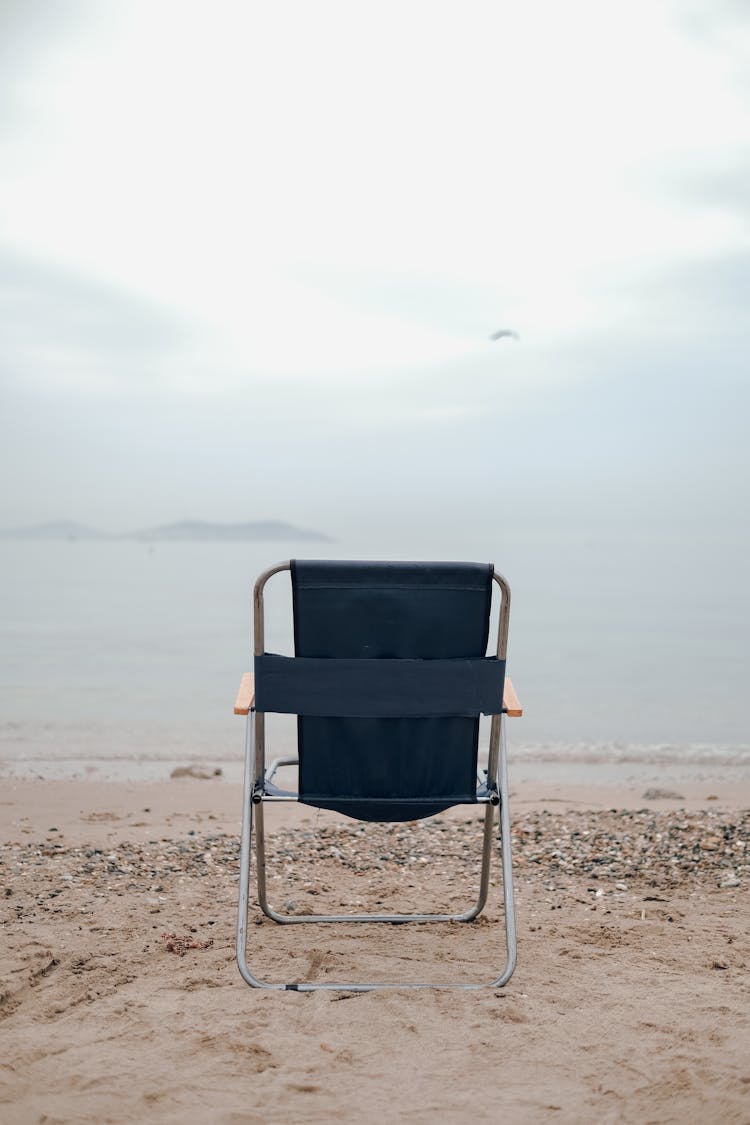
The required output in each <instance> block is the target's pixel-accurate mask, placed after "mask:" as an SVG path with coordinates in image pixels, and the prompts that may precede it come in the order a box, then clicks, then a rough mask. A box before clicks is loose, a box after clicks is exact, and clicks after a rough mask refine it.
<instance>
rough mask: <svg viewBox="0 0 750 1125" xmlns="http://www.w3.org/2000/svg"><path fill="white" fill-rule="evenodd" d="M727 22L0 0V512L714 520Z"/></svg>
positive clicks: (735, 491)
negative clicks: (496, 335) (510, 332)
mask: <svg viewBox="0 0 750 1125" xmlns="http://www.w3.org/2000/svg"><path fill="white" fill-rule="evenodd" d="M747 12H748V9H747V6H746V4H745V3H743V2H742V0H738V2H736V3H733V2H729V0H705V2H700V3H699V2H696V3H692V2H690V0H682V2H679V3H674V4H669V3H661V2H659V0H645V2H640V0H635V2H631V3H628V4H606V3H601V0H591V2H586V0H570V2H568V3H565V4H561V3H558V2H556V0H547V2H542V0H536V2H535V0H529V2H526V3H522V4H519V3H509V2H508V3H506V2H504V0H491V2H488V3H481V2H479V3H477V2H471V0H462V2H461V3H458V2H454V3H441V2H437V0H429V2H424V3H422V2H413V0H398V2H389V0H378V2H377V3H374V2H372V3H370V2H365V0H363V2H361V3H352V2H351V0H343V2H340V3H335V2H327V0H317V2H316V3H314V4H313V3H285V2H283V0H280V2H276V3H252V2H237V3H229V2H215V0H214V2H212V3H210V4H209V3H206V2H203V3H193V2H189V0H174V2H167V0H146V2H138V0H129V2H128V3H127V4H121V3H116V2H115V0H95V2H90V3H86V2H79V0H1V2H0V378H1V380H2V383H1V388H2V389H1V394H2V403H1V406H2V420H1V421H0V438H1V441H0V469H1V470H2V475H3V480H4V483H5V486H6V487H5V488H4V489H3V498H2V506H1V507H0V524H3V525H9V524H22V523H32V522H37V521H41V520H47V519H55V518H63V517H66V518H72V519H79V520H82V521H84V522H90V523H94V524H98V525H100V526H103V527H105V528H108V529H110V530H114V531H117V530H126V529H129V528H131V527H135V526H139V525H145V524H154V523H160V522H166V521H169V520H172V519H177V518H186V517H193V518H206V519H217V520H245V519H254V518H258V519H261V518H269V517H272V518H280V519H288V520H290V521H293V522H298V523H305V524H308V525H317V526H319V527H321V528H322V529H323V530H328V531H331V532H332V533H334V534H336V533H338V532H339V531H340V530H341V529H342V528H348V527H353V526H357V524H358V522H360V523H361V522H362V521H363V519H364V518H365V517H364V515H363V508H364V507H367V508H368V510H369V511H371V512H372V514H373V515H374V517H375V518H376V520H379V521H380V524H381V526H385V524H383V521H384V520H388V519H390V520H392V521H393V526H394V527H398V526H399V524H403V523H405V522H408V521H412V520H414V518H415V513H422V512H423V513H425V514H424V518H425V519H426V520H428V521H429V520H433V521H434V520H439V519H441V518H445V516H446V514H448V515H450V514H454V515H458V516H460V518H462V519H466V520H473V519H478V518H492V519H495V520H496V519H497V518H498V514H499V513H505V515H506V516H507V517H508V518H509V519H512V520H515V521H516V523H517V525H518V526H519V527H521V526H523V527H526V528H531V529H533V528H534V527H535V526H536V525H537V524H538V523H543V522H546V523H548V522H549V521H550V520H558V521H560V522H561V523H564V522H565V521H567V520H571V521H573V522H576V521H579V522H582V523H584V524H585V523H586V522H588V523H590V524H596V523H597V521H602V522H607V521H610V522H613V521H614V522H615V523H616V522H618V521H620V520H624V521H626V522H627V523H629V525H632V526H634V527H635V526H636V525H638V524H639V523H641V524H642V526H643V527H644V528H646V529H647V530H648V529H653V528H655V527H661V528H667V529H670V528H671V529H673V530H675V529H683V530H684V529H685V528H687V527H690V526H694V524H695V521H696V517H697V514H698V513H700V522H701V526H709V525H710V526H711V527H713V528H715V529H716V530H717V533H718V531H721V532H722V534H723V533H725V532H726V531H727V529H728V528H731V527H732V526H733V525H734V524H736V523H737V522H738V521H745V520H746V503H747V490H746V483H747V479H748V475H749V473H748V470H749V469H750V456H749V455H748V445H749V444H750V443H748V437H747V431H748V410H747V406H748V400H749V399H750V392H749V390H748V354H749V347H748V346H749V345H750V322H749V318H748V309H750V238H749V235H750V16H748V15H747ZM499 328H512V329H514V330H515V331H517V332H518V333H519V335H520V340H518V341H516V340H514V339H504V340H500V341H498V342H495V343H492V342H490V341H489V336H490V334H491V333H492V332H493V331H495V330H497V329H499Z"/></svg>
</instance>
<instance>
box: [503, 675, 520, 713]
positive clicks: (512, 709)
mask: <svg viewBox="0 0 750 1125" xmlns="http://www.w3.org/2000/svg"><path fill="white" fill-rule="evenodd" d="M503 707H505V709H506V711H507V713H508V715H509V716H511V717H512V718H520V717H521V715H523V707H522V706H521V700H520V699H519V698H518V696H517V695H516V689H515V688H514V687H513V681H512V680H511V678H510V676H506V677H505V687H504V688H503Z"/></svg>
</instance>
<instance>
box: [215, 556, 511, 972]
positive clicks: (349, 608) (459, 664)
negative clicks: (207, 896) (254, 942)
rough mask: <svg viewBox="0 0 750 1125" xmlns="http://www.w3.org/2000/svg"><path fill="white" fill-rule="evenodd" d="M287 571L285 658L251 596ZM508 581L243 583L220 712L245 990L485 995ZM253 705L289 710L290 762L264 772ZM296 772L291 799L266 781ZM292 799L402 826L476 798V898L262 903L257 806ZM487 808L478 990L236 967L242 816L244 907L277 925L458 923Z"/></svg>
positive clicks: (452, 570) (503, 798)
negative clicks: (494, 627)
mask: <svg viewBox="0 0 750 1125" xmlns="http://www.w3.org/2000/svg"><path fill="white" fill-rule="evenodd" d="M287 570H288V571H290V572H291V582H292V595H293V612H294V649H295V656H294V657H285V656H276V655H274V654H272V653H267V652H266V651H265V644H264V606H263V591H264V588H265V585H266V583H267V581H268V580H269V578H271V576H272V575H274V574H278V573H279V572H281V571H287ZM493 580H494V582H495V583H496V584H497V587H498V588H499V590H500V592H501V604H500V611H499V620H498V636H497V646H496V655H495V656H492V657H487V656H486V655H485V654H486V651H487V642H488V636H489V626H490V607H491V600H492V589H493ZM509 613H510V590H509V587H508V584H507V582H506V581H505V579H504V578H503V577H502V576H501V575H499V574H497V573H496V572H495V571H494V569H493V567H492V565H480V564H475V563H433V562H425V563H390V562H303V561H299V560H293V561H292V562H284V563H280V564H279V565H277V566H274V567H271V568H270V569H269V570H266V571H265V572H264V573H263V574H261V576H260V578H259V579H258V581H257V582H256V584H255V591H254V625H255V629H254V632H255V645H254V648H255V670H254V674H253V673H249V672H248V673H246V674H245V675H244V676H243V677H242V682H241V685H240V690H239V694H238V696H237V702H236V704H235V708H234V710H235V714H239V715H247V738H246V754H245V786H244V799H243V822H242V846H241V858H240V894H239V915H238V921H237V964H238V966H239V970H240V973H241V974H242V977H243V978H244V980H245V981H246V982H247V983H248V984H249V985H251V986H253V987H254V988H271V989H291V990H295V991H298V992H310V991H313V990H315V989H319V988H324V989H344V990H347V991H354V992H365V991H369V990H370V989H373V988H401V987H406V988H429V987H456V988H466V989H478V988H483V987H491V988H497V987H499V986H501V985H504V984H506V983H507V981H508V980H509V979H510V977H511V974H512V972H513V969H514V967H515V959H516V937H515V919H514V902H513V882H512V872H511V854H510V819H509V810H508V776H507V758H506V740H505V716H506V715H520V714H521V713H522V712H521V708H520V705H519V703H518V699H517V697H516V696H515V693H514V691H513V687H512V685H511V683H510V680H509V679H507V678H506V677H505V657H506V649H507V639H508V619H509ZM266 712H283V713H288V714H293V715H297V716H298V719H297V748H298V756H296V757H281V758H276V759H274V760H272V761H271V763H270V765H269V766H268V767H266V746H265V723H264V716H265V713H266ZM480 714H489V715H491V716H492V723H491V728H490V742H489V758H488V764H487V769H486V771H484V770H483V771H481V772H478V770H477V750H478V741H479V716H480ZM294 764H296V765H298V778H299V784H298V792H288V791H285V790H283V789H281V788H279V786H278V785H276V784H275V782H274V777H275V776H276V773H277V771H278V770H279V768H280V767H281V766H287V765H294ZM280 801H300V802H302V803H303V804H306V805H311V806H314V807H316V808H322V809H333V810H336V811H337V812H340V813H345V814H346V815H347V816H350V817H353V818H355V819H357V820H360V821H391V822H393V821H406V820H415V819H417V818H420V817H427V816H432V815H434V814H436V813H439V812H442V811H444V810H445V809H448V808H451V807H452V806H454V805H464V804H466V805H477V804H479V805H484V806H485V812H484V833H483V846H482V860H481V872H480V879H479V890H478V896H477V901H476V903H475V904H474V905H473V906H472V907H471V908H470V909H468V910H466V911H465V912H464V913H462V914H425V913H414V914H377V913H375V914H343V915H342V914H283V913H279V912H278V911H277V910H275V909H274V908H273V907H272V906H271V905H270V904H269V902H268V896H267V889H266V859H265V848H264V824H263V807H264V805H265V804H267V803H274V802H280ZM498 807H499V812H500V839H501V842H502V869H503V897H504V906H505V937H506V951H507V956H506V963H505V967H504V968H503V970H502V972H501V973H500V975H499V976H497V977H493V978H492V979H490V980H488V981H486V982H483V983H477V984H463V985H460V984H455V985H450V984H448V985H446V984H442V983H439V982H425V983H421V984H390V983H389V984H368V983H340V982H333V981H324V982H317V983H316V982H312V981H303V982H298V983H289V984H271V983H268V982H266V981H262V980H259V979H258V978H257V977H255V976H254V975H253V973H252V972H251V971H250V969H249V968H248V964H247V932H248V930H247V918H248V894H249V885H250V853H251V835H252V830H253V820H254V821H255V841H256V866H257V877H258V902H259V904H260V907H261V909H262V910H263V912H264V913H265V914H266V915H267V916H268V917H269V918H271V919H273V921H275V922H279V923H282V924H298V925H299V924H303V923H305V924H310V923H316V922H319V923H325V922H390V923H401V922H448V921H458V922H470V921H472V920H473V919H474V918H476V917H477V916H478V915H479V913H480V912H481V911H482V909H483V908H484V905H485V903H486V901H487V892H488V888H489V872H490V857H491V852H492V842H493V826H494V814H495V809H496V808H498Z"/></svg>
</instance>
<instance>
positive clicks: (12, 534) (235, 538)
mask: <svg viewBox="0 0 750 1125" xmlns="http://www.w3.org/2000/svg"><path fill="white" fill-rule="evenodd" d="M0 538H3V539H47V540H50V539H56V540H61V539H63V540H65V539H67V540H78V539H139V540H142V541H145V542H148V543H176V542H207V541H215V542H225V543H226V542H239V541H255V542H259V543H260V542H267V541H270V540H284V541H290V540H297V541H301V540H303V541H305V542H311V541H315V542H319V543H326V542H331V537H330V536H329V535H324V534H323V533H322V532H320V531H310V530H309V529H308V528H304V527H295V526H294V524H291V523H284V522H283V521H281V520H255V521H253V522H249V523H210V522H208V521H205V520H180V521H179V522H178V523H169V524H164V525H162V526H161V527H150V528H146V529H145V530H143V531H133V532H129V533H127V534H125V535H112V534H110V533H109V532H107V531H101V530H99V528H96V527H89V526H88V525H87V524H83V523H75V522H74V521H73V520H54V521H53V522H52V523H39V524H33V525H32V526H31V527H14V528H7V529H6V530H0Z"/></svg>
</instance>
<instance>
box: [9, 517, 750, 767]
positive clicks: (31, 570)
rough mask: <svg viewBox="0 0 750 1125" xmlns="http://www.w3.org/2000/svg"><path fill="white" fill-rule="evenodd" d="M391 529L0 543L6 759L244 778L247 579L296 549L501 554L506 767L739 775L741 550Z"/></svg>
mask: <svg viewBox="0 0 750 1125" xmlns="http://www.w3.org/2000/svg"><path fill="white" fill-rule="evenodd" d="M384 544H385V545H386V546H387V544H386V543H385V539H384V537H383V536H382V535H381V536H379V537H376V536H374V535H370V536H369V537H368V536H366V535H364V536H363V535H360V536H356V535H351V536H349V537H348V538H347V539H344V538H342V539H341V540H340V541H338V542H334V543H330V544H325V543H324V544H319V543H219V542H216V543H211V542H209V543H189V542H187V543H152V544H149V543H141V542H134V541H126V540H122V541H101V542H98V541H73V542H46V543H39V542H25V541H5V542H2V543H0V610H1V612H0V663H1V666H2V682H1V685H0V774H2V775H3V776H5V777H18V776H44V777H72V776H94V777H101V778H150V779H151V778H153V779H157V778H164V777H168V776H169V773H170V772H171V770H172V769H173V768H174V767H175V766H177V765H191V764H201V765H203V766H206V767H208V768H215V769H221V770H222V771H223V773H224V775H225V776H226V777H229V778H239V777H240V775H241V760H242V752H243V727H244V722H243V720H242V719H240V718H236V717H235V716H234V715H233V714H232V704H233V701H234V695H235V691H236V688H237V684H238V682H239V677H240V674H241V673H242V671H244V670H246V669H248V668H250V667H251V662H252V657H251V654H252V639H251V628H252V605H251V595H252V587H253V583H254V580H255V578H256V576H257V575H258V573H259V572H260V571H261V570H263V569H265V567H267V566H268V565H270V564H272V563H274V562H277V561H279V560H281V559H284V558H288V557H290V556H298V557H336V558H382V557H389V558H445V559H450V558H467V559H473V560H476V561H493V562H494V563H495V565H496V567H497V568H498V569H499V570H500V571H502V572H503V573H504V574H505V575H506V577H507V578H508V580H509V582H510V585H511V590H512V608H511V624H510V643H509V663H508V669H509V673H510V675H511V676H512V678H513V681H514V684H515V686H516V689H517V691H518V693H519V695H520V697H521V699H522V702H523V705H524V708H525V715H524V717H523V718H522V719H518V720H512V721H511V722H510V724H509V731H510V739H511V760H512V768H513V771H514V774H513V776H516V777H519V776H535V777H536V776H544V775H549V774H550V773H554V774H555V776H559V777H564V778H567V779H569V780H577V779H583V778H591V777H593V776H595V777H597V778H598V779H601V780H616V779H618V778H620V779H624V778H627V777H637V778H639V779H647V778H648V779H651V780H654V781H659V780H661V781H664V780H665V779H669V778H672V779H678V778H680V777H683V778H687V777H695V778H710V777H716V776H721V777H724V778H725V779H726V778H727V777H730V776H742V777H748V776H750V735H749V732H748V724H747V719H746V702H747V682H748V670H749V661H748V657H747V644H746V632H747V624H748V619H749V617H750V615H749V614H748V593H747V585H746V581H745V575H744V566H743V564H742V559H741V557H739V556H738V557H736V558H735V556H734V554H733V553H732V552H731V551H723V552H721V559H722V560H723V562H722V563H721V565H719V563H717V562H712V559H715V558H716V552H715V551H714V552H713V553H712V552H711V550H710V545H708V544H706V545H704V546H703V547H702V548H698V547H696V545H695V544H694V543H687V542H683V543H678V542H673V541H669V540H666V539H665V540H662V541H656V542H655V541H654V540H653V539H651V540H649V541H648V542H645V541H644V542H643V543H642V544H638V543H637V542H633V541H632V540H624V539H623V540H622V541H618V540H617V539H616V538H609V539H603V538H596V537H592V536H583V537H582V536H575V535H572V534H571V535H568V536H558V537H547V538H543V537H539V536H534V535H528V536H526V537H517V538H515V539H514V540H513V541H512V542H503V541H502V539H501V538H497V537H495V538H494V539H493V538H491V537H489V536H486V537H482V536H481V535H477V536H476V537H474V538H473V539H471V540H470V541H469V542H468V544H467V537H466V536H464V537H462V549H460V550H459V549H456V546H455V544H452V543H451V542H450V540H449V537H448V536H447V535H445V534H444V533H442V532H437V533H436V534H435V535H433V536H432V537H430V536H429V535H427V534H425V533H424V532H423V531H422V530H420V529H417V530H415V531H414V532H413V533H412V534H411V536H410V535H409V534H402V535H401V536H400V537H399V547H400V549H399V551H398V552H394V551H392V550H391V551H388V550H384V549H383V548H384ZM727 560H730V565H728V564H727ZM267 590H268V597H267V611H266V647H267V648H268V649H269V650H271V651H276V652H291V651H292V631H291V597H290V592H289V580H288V577H287V576H286V575H280V576H277V577H275V578H274V579H272V580H271V582H270V583H269V586H268V588H267ZM268 722H269V745H271V746H273V747H274V748H278V749H280V750H289V749H290V748H291V747H292V746H293V741H294V724H293V721H291V720H289V719H288V718H287V717H283V716H280V717H273V716H269V719H268ZM485 733H486V732H485ZM272 740H273V741H272Z"/></svg>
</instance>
